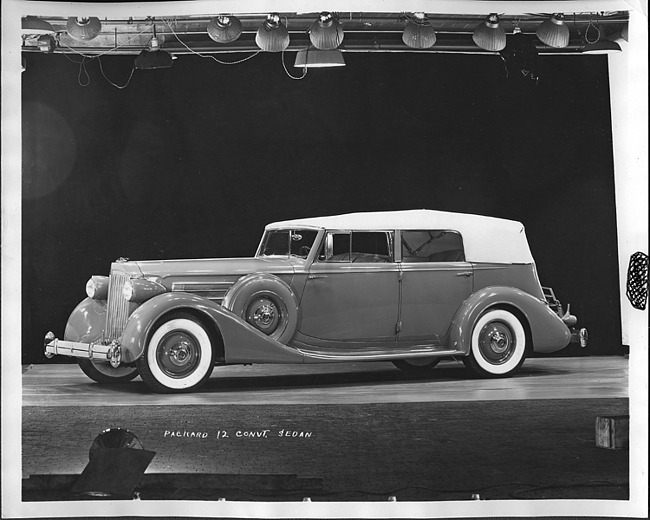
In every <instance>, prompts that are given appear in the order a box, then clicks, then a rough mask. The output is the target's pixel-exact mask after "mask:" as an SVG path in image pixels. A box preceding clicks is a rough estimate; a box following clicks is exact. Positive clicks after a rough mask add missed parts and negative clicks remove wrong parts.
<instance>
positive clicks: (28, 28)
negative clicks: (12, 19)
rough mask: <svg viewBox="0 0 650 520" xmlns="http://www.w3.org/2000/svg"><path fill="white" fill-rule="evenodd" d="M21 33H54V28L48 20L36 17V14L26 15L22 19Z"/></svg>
mask: <svg viewBox="0 0 650 520" xmlns="http://www.w3.org/2000/svg"><path fill="white" fill-rule="evenodd" d="M21 32H22V34H24V35H30V34H54V29H53V28H52V26H51V25H50V23H49V22H46V21H45V20H41V19H40V18H36V16H26V17H25V18H23V19H22V29H21Z"/></svg>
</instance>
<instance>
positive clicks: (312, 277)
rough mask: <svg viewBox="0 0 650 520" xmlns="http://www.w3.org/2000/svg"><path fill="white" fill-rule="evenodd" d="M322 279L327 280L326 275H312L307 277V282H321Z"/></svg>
mask: <svg viewBox="0 0 650 520" xmlns="http://www.w3.org/2000/svg"><path fill="white" fill-rule="evenodd" d="M320 278H325V275H322V274H321V275H318V274H310V275H309V276H308V277H307V280H319V279H320Z"/></svg>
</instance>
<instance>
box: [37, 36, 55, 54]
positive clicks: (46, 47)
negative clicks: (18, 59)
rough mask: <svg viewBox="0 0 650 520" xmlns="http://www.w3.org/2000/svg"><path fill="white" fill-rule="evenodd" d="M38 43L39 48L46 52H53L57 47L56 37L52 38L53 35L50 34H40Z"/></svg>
mask: <svg viewBox="0 0 650 520" xmlns="http://www.w3.org/2000/svg"><path fill="white" fill-rule="evenodd" d="M36 43H37V44H38V48H39V50H40V51H41V52H45V53H46V54H52V53H53V52H54V48H55V47H56V42H55V41H54V38H52V36H50V35H49V34H42V35H40V36H39V37H38V40H37V41H36Z"/></svg>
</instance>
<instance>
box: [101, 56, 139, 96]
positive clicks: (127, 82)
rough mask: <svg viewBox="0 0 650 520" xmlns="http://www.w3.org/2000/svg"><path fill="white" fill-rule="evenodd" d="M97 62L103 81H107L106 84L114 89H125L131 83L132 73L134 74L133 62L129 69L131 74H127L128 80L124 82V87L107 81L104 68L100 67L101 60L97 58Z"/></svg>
mask: <svg viewBox="0 0 650 520" xmlns="http://www.w3.org/2000/svg"><path fill="white" fill-rule="evenodd" d="M97 61H98V62H99V70H100V71H101V73H102V76H104V79H105V80H106V81H108V83H110V84H111V85H113V86H114V87H115V88H119V89H120V90H122V89H125V88H126V87H128V86H129V83H131V78H132V77H133V73H134V72H135V62H134V63H133V67H132V68H131V74H129V79H127V80H126V83H125V84H124V85H121V86H120V85H116V84H115V83H113V82H112V81H111V80H110V79H108V77H107V76H106V74H105V73H104V67H103V66H102V60H101V58H99V57H98V58H97Z"/></svg>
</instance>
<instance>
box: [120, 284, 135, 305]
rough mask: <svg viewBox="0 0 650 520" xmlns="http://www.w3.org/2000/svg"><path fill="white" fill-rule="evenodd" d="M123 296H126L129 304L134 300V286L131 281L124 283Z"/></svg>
mask: <svg viewBox="0 0 650 520" xmlns="http://www.w3.org/2000/svg"><path fill="white" fill-rule="evenodd" d="M122 296H124V299H125V300H126V301H128V302H130V301H131V298H133V284H132V283H131V280H128V281H126V282H125V283H124V286H123V287H122Z"/></svg>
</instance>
